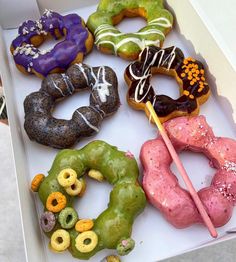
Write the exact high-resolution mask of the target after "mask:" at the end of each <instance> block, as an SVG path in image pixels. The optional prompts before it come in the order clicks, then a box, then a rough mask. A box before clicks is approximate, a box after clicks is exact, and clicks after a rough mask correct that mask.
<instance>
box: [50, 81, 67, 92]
mask: <svg viewBox="0 0 236 262" xmlns="http://www.w3.org/2000/svg"><path fill="white" fill-rule="evenodd" d="M51 82H52V84H53V86H54V87H55V88H56V90H58V91H59V92H60V94H61V95H62V96H66V95H65V94H64V93H63V92H62V90H61V88H59V86H57V85H56V83H55V81H54V80H53V79H51Z"/></svg>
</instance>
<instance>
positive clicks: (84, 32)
mask: <svg viewBox="0 0 236 262" xmlns="http://www.w3.org/2000/svg"><path fill="white" fill-rule="evenodd" d="M49 36H51V37H53V38H54V39H59V38H61V37H63V36H65V40H64V41H61V42H59V43H57V44H56V45H55V46H54V47H53V48H52V49H51V50H39V49H38V48H37V47H38V46H40V45H41V44H42V43H43V42H44V41H45V39H46V38H47V37H49ZM92 47H93V36H92V34H91V33H90V32H89V31H88V29H87V28H86V27H85V23H84V21H83V19H82V18H81V17H80V16H78V15H77V14H69V15H66V16H62V15H60V14H58V13H56V12H52V11H48V10H46V11H45V12H44V14H43V15H42V17H41V18H40V19H39V20H38V21H32V20H27V21H25V22H24V23H22V24H21V25H20V27H19V29H18V36H17V37H16V38H15V39H14V40H13V41H12V44H11V53H12V54H13V58H14V61H15V63H16V66H17V68H18V69H19V70H20V71H21V72H23V73H28V74H35V75H37V76H38V77H41V78H44V77H46V76H47V75H48V74H50V73H59V72H64V71H65V70H66V69H67V68H68V67H69V66H70V65H71V64H75V63H79V62H81V61H82V60H83V57H84V55H86V54H87V53H88V52H90V50H91V49H92Z"/></svg>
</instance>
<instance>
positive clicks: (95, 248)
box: [37, 140, 146, 260]
mask: <svg viewBox="0 0 236 262" xmlns="http://www.w3.org/2000/svg"><path fill="white" fill-rule="evenodd" d="M131 156H132V157H131ZM65 168H72V169H73V170H74V171H75V172H76V173H77V179H78V180H79V181H81V182H82V184H83V186H82V188H83V189H82V191H81V192H80V193H79V195H81V193H82V192H84V188H85V183H84V180H82V179H83V178H84V177H85V176H87V175H88V171H89V170H97V171H99V172H100V173H102V175H103V177H104V179H105V180H106V181H107V182H108V183H110V184H111V185H112V186H113V188H112V190H111V192H110V197H109V204H108V205H107V208H106V209H105V210H104V211H103V212H102V213H101V214H99V215H98V216H97V217H96V218H94V219H93V220H92V219H91V220H90V219H81V220H79V219H78V213H77V216H75V217H76V218H75V219H73V218H74V215H72V214H71V213H70V212H69V213H67V212H65V211H67V210H68V208H69V210H70V209H71V208H72V210H73V213H74V212H76V211H75V210H74V209H73V203H74V200H75V198H76V197H77V196H78V195H75V196H74V195H70V194H68V193H67V192H66V189H67V188H65V187H62V186H61V185H60V184H59V183H58V175H59V173H60V172H61V171H62V170H63V169H65ZM138 175H139V169H138V165H137V162H136V160H135V158H134V157H133V155H132V154H131V153H130V152H123V151H119V150H118V149H117V148H116V147H115V146H111V145H109V144H107V143H105V142H103V141H99V140H97V141H93V142H91V143H89V144H87V145H86V146H84V147H83V148H81V149H79V150H71V149H66V150H62V151H60V152H59V153H58V154H57V156H56V158H55V160H54V162H53V164H52V167H51V168H50V170H49V172H48V176H47V177H45V179H44V180H43V182H42V184H41V185H40V188H39V190H38V192H37V194H38V196H39V198H40V200H41V202H42V204H43V205H44V206H45V207H46V208H47V207H48V202H49V207H51V205H52V201H53V200H55V199H57V197H55V195H54V194H58V193H59V194H60V195H59V196H60V197H61V195H63V196H64V197H65V199H66V201H67V202H66V206H64V208H62V209H63V210H62V211H61V213H59V214H58V212H59V210H58V209H56V210H55V207H54V206H53V207H52V208H50V209H51V210H52V209H53V211H52V212H56V213H57V214H55V217H56V226H55V228H54V229H53V230H52V231H51V232H52V233H53V231H55V230H56V229H58V226H59V227H60V226H62V227H65V228H67V227H68V220H67V218H69V224H70V225H69V227H71V226H72V224H74V221H75V222H76V223H75V224H74V226H73V227H71V228H69V229H64V230H67V232H68V233H69V235H70V240H71V244H70V247H69V248H68V251H69V252H71V254H72V256H73V257H75V258H78V259H86V260H88V259H89V258H91V257H92V256H94V255H95V254H96V253H97V252H99V251H100V250H103V249H107V248H108V249H116V250H119V253H121V254H124V255H125V254H128V252H130V251H131V250H132V248H133V247H134V245H130V243H133V241H131V234H132V226H133V223H134V220H135V218H136V217H137V216H138V215H139V214H140V213H141V212H142V211H143V209H144V207H145V204H146V197H145V194H144V192H143V190H142V187H141V186H140V184H139V182H138ZM96 199H97V196H96V195H94V200H95V201H96ZM48 200H49V201H48ZM63 203H65V201H64V202H63ZM64 214H65V215H64ZM72 220H73V223H72V224H71V223H70V222H71V221H72ZM91 231H92V232H93V233H87V232H91ZM51 232H50V234H51ZM88 234H92V235H88ZM90 237H91V239H89V238H90ZM91 240H92V242H91ZM121 240H122V241H121ZM126 240H127V242H126ZM90 243H92V244H91V245H90ZM95 260H96V258H95Z"/></svg>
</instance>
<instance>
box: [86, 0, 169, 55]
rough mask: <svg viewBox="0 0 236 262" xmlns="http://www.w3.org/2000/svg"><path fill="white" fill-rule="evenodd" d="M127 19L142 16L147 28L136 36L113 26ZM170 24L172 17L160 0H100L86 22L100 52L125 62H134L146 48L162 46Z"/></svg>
mask: <svg viewBox="0 0 236 262" xmlns="http://www.w3.org/2000/svg"><path fill="white" fill-rule="evenodd" d="M126 16H127V17H135V16H141V17H143V18H145V19H146V20H147V25H146V26H145V27H143V28H142V29H140V30H139V31H138V32H136V33H127V34H126V33H122V32H120V31H119V30H118V29H117V28H115V25H117V24H118V23H119V22H120V21H121V20H122V19H123V18H124V17H126ZM172 24H173V16H172V14H171V13H170V12H169V11H168V10H167V9H165V8H164V5H163V0H156V1H153V0H118V1H113V0H101V1H100V3H99V6H98V8H97V11H96V12H95V13H93V14H92V15H90V17H89V19H88V22H87V26H88V28H89V29H90V31H91V32H92V33H93V34H94V36H95V44H96V45H97V47H98V49H99V50H101V51H102V52H104V53H108V54H114V55H118V56H120V57H122V58H124V59H128V60H135V59H136V58H137V57H138V55H139V53H140V51H141V50H142V49H144V48H145V47H146V46H151V45H156V46H160V45H162V44H163V42H164V40H165V35H166V34H168V32H169V31H170V30H171V28H172Z"/></svg>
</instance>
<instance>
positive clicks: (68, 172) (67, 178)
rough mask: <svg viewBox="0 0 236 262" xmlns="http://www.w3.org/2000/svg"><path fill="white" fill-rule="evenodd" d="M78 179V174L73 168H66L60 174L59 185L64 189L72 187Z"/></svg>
mask: <svg viewBox="0 0 236 262" xmlns="http://www.w3.org/2000/svg"><path fill="white" fill-rule="evenodd" d="M76 179H77V174H76V172H75V170H73V169H72V168H65V169H63V170H61V172H60V173H59V175H58V177H57V180H58V183H59V184H60V185H61V186H63V187H70V186H72V185H73V184H74V183H75V181H76Z"/></svg>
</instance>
